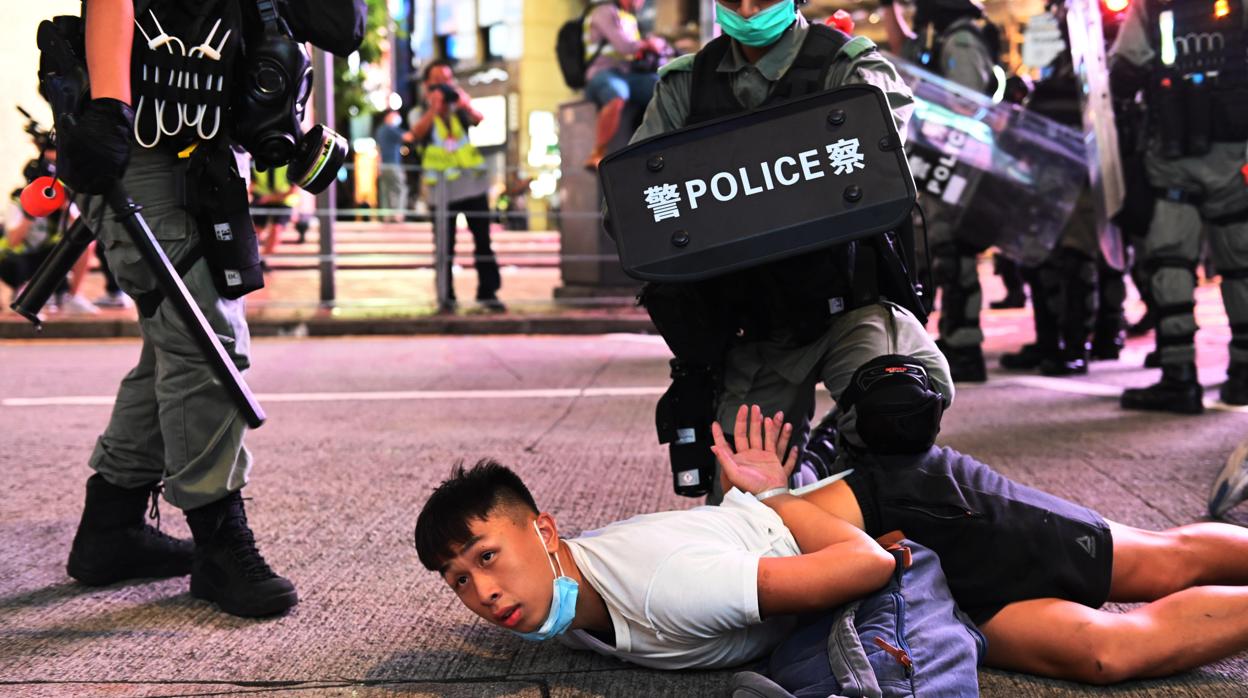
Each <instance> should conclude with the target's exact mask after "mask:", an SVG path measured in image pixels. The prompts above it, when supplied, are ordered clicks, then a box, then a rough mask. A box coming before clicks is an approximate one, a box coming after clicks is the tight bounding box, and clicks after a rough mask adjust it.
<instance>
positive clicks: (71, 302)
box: [61, 293, 100, 315]
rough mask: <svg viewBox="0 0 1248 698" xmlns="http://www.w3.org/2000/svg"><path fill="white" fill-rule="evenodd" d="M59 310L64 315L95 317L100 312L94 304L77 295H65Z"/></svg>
mask: <svg viewBox="0 0 1248 698" xmlns="http://www.w3.org/2000/svg"><path fill="white" fill-rule="evenodd" d="M61 310H62V311H63V312H64V313H65V314H66V315H96V314H98V313H99V312H100V309H99V308H98V307H96V305H95V303H92V302H91V301H89V300H87V299H86V298H84V297H83V296H82V295H81V294H78V293H75V294H72V295H66V296H65V300H63V301H61Z"/></svg>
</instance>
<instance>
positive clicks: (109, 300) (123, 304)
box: [95, 291, 134, 310]
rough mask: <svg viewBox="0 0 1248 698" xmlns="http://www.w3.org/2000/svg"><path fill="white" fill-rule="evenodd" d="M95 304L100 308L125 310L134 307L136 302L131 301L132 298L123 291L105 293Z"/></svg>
mask: <svg viewBox="0 0 1248 698" xmlns="http://www.w3.org/2000/svg"><path fill="white" fill-rule="evenodd" d="M95 304H96V306H98V307H100V308H121V309H123V310H125V309H129V308H133V307H134V301H132V300H130V296H127V295H126V294H124V293H122V292H121V291H117V292H116V293H105V294H104V295H102V296H100V297H99V298H96V299H95Z"/></svg>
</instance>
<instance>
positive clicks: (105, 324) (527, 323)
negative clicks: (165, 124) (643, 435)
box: [0, 315, 655, 340]
mask: <svg viewBox="0 0 1248 698" xmlns="http://www.w3.org/2000/svg"><path fill="white" fill-rule="evenodd" d="M247 322H248V325H249V326H250V327H251V335H252V336H253V337H290V336H294V337H305V336H306V337H342V336H347V335H487V334H500V335H508V334H552V335H578V334H583V335H596V334H612V333H617V332H626V333H644V334H654V333H655V329H654V324H653V323H651V322H650V318H649V317H647V316H645V315H489V316H471V315H469V316H459V315H457V316H442V315H432V316H425V317H394V318H326V317H311V318H290V319H272V318H249V319H248V321H247ZM138 336H139V323H138V321H137V320H65V321H61V320H53V321H51V322H48V323H46V324H44V326H43V329H42V330H36V329H35V327H34V325H31V324H28V323H24V322H0V340H3V339H35V340H38V339H113V338H118V337H138Z"/></svg>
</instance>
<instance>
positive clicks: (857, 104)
mask: <svg viewBox="0 0 1248 698" xmlns="http://www.w3.org/2000/svg"><path fill="white" fill-rule="evenodd" d="M598 170H599V173H600V176H601V177H602V188H603V193H604V195H605V196H606V200H607V217H608V221H607V222H608V225H609V226H610V230H612V231H613V232H614V236H615V241H616V244H617V245H618V246H619V250H620V261H621V263H622V264H623V265H624V271H625V272H627V273H628V274H629V275H630V276H633V277H635V278H638V279H643V280H647V281H665V282H680V281H698V280H701V279H707V278H711V277H713V276H718V275H720V274H724V273H727V272H730V271H735V270H738V269H746V268H749V267H754V266H758V265H761V264H764V263H767V262H771V261H775V260H779V259H785V258H787V257H792V256H795V255H799V254H802V253H805V252H810V251H813V250H818V249H822V248H826V247H830V246H833V245H838V244H841V243H845V242H849V241H851V240H857V239H860V238H864V237H868V236H870V235H875V234H878V233H881V232H884V231H888V230H894V229H896V228H897V227H898V226H900V225H901V224H902V223H903V222H904V221H905V220H906V217H907V216H909V215H910V211H911V209H912V208H913V206H914V199H915V189H914V181H913V180H912V179H911V177H910V171H909V169H908V168H907V166H906V157H905V153H904V151H903V150H902V148H901V139H900V137H899V136H898V133H897V128H896V126H895V125H894V123H893V118H892V112H891V111H890V110H889V106H888V101H887V99H886V98H885V97H884V93H883V92H882V91H881V90H880V89H879V88H878V87H875V86H872V85H850V86H846V87H842V88H839V89H835V90H829V91H827V92H821V93H818V94H813V95H809V96H806V97H802V98H799V99H795V100H792V101H788V102H784V103H782V104H779V105H776V106H772V107H767V108H765V109H757V110H752V111H749V112H746V113H743V114H739V115H734V116H730V117H725V118H721V119H716V120H713V121H708V122H705V123H701V124H697V125H694V126H689V127H686V128H682V129H679V130H677V131H673V132H671V133H666V134H663V135H660V136H656V137H654V138H648V139H646V140H644V141H640V142H637V143H634V144H632V145H630V146H628V147H626V148H623V149H621V150H619V151H616V152H615V153H613V154H611V155H609V156H607V158H605V159H604V160H603V161H602V162H601V163H600V165H599V168H598Z"/></svg>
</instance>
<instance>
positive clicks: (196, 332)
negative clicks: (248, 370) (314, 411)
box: [105, 184, 265, 429]
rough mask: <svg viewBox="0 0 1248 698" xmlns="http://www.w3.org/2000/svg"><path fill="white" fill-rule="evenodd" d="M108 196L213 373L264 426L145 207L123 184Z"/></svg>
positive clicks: (254, 422) (253, 422)
mask: <svg viewBox="0 0 1248 698" xmlns="http://www.w3.org/2000/svg"><path fill="white" fill-rule="evenodd" d="M105 198H106V200H107V202H108V206H109V208H111V209H113V213H114V214H116V216H117V222H119V223H121V225H122V227H123V228H125V229H126V234H127V235H129V236H130V241H131V242H133V243H134V246H135V247H137V248H138V249H139V254H141V255H143V260H144V261H146V262H147V266H148V267H149V268H150V269H151V270H152V273H153V274H155V275H156V284H157V285H158V286H159V287H160V290H161V292H162V293H163V294H164V296H165V300H166V301H168V302H169V303H172V304H173V309H174V312H176V313H177V314H178V317H180V318H182V323H183V324H184V325H186V330H187V332H189V333H190V335H191V339H193V340H195V344H196V345H198V346H199V351H200V353H201V354H203V355H204V358H205V359H206V360H207V361H208V365H209V367H211V368H212V373H213V375H214V376H216V378H217V380H218V381H219V382H220V383H221V385H222V386H224V387H225V392H226V393H228V394H229V396H230V400H232V401H233V402H234V406H235V407H237V408H238V409H239V411H240V412H242V413H243V419H244V420H246V421H247V426H249V427H251V428H252V429H258V428H260V426H261V425H262V424H264V420H265V414H264V408H262V407H261V406H260V403H259V402H258V401H257V400H256V396H255V395H253V394H252V392H251V388H249V387H247V383H246V382H245V381H244V380H243V376H242V374H241V373H239V372H238V367H237V366H235V365H234V361H233V360H231V359H230V357H229V356H228V355H227V354H226V353H225V347H223V346H221V340H220V338H218V337H217V333H216V332H214V331H213V329H212V326H211V325H209V324H208V320H207V318H205V317H204V313H203V312H202V311H201V310H200V309H199V305H198V304H197V303H196V302H195V299H194V298H193V297H192V296H191V293H190V291H187V290H186V284H184V283H182V277H181V276H179V275H178V272H177V271H176V270H175V269H174V268H173V264H172V263H170V262H169V257H167V256H166V255H165V250H164V249H163V248H162V247H161V246H160V243H158V242H156V238H155V236H153V235H152V229H151V228H149V227H147V221H146V220H144V219H143V214H142V213H140V211H142V210H143V207H142V206H139V205H138V204H136V203H134V201H133V200H132V199H131V198H130V197H129V195H127V194H126V190H125V188H124V187H122V186H121V184H117V185H116V186H115V187H113V191H112V192H111V193H109V194H108V196H107V197H105Z"/></svg>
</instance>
